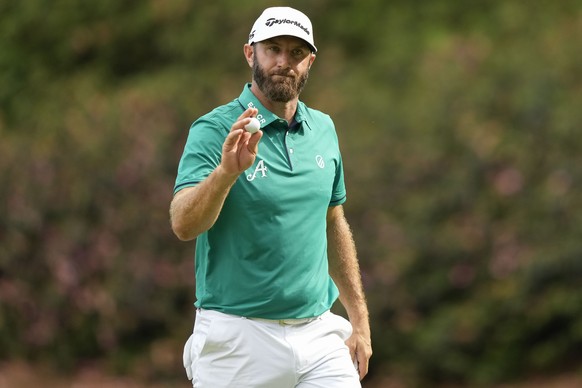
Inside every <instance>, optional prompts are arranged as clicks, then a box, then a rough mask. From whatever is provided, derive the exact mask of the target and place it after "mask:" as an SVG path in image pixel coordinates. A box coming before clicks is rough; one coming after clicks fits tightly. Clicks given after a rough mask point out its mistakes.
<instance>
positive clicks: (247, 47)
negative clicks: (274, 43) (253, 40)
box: [243, 43, 255, 67]
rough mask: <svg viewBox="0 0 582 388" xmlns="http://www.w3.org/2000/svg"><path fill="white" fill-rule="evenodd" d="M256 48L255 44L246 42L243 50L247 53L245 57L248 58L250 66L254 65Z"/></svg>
mask: <svg viewBox="0 0 582 388" xmlns="http://www.w3.org/2000/svg"><path fill="white" fill-rule="evenodd" d="M254 50H255V48H254V47H253V46H251V45H250V44H248V43H246V44H245V45H244V47H243V52H244V54H245V59H246V60H247V63H248V64H249V67H253V61H254V55H253V54H254V52H255V51H254Z"/></svg>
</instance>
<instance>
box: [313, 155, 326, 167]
mask: <svg viewBox="0 0 582 388" xmlns="http://www.w3.org/2000/svg"><path fill="white" fill-rule="evenodd" d="M315 163H317V166H318V167H319V168H324V167H325V161H324V160H323V156H321V155H317V156H316V157H315Z"/></svg>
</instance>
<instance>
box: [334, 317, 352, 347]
mask: <svg viewBox="0 0 582 388" xmlns="http://www.w3.org/2000/svg"><path fill="white" fill-rule="evenodd" d="M329 317H330V318H331V319H332V322H333V323H334V326H335V327H336V331H337V332H338V334H339V336H340V337H341V339H342V340H343V341H346V340H347V339H348V338H350V336H351V335H352V332H353V331H354V329H353V328H352V324H351V323H350V321H348V320H347V319H345V318H344V317H342V316H340V315H336V314H334V313H331V312H330V316H329Z"/></svg>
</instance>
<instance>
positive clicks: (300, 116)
mask: <svg viewBox="0 0 582 388" xmlns="http://www.w3.org/2000/svg"><path fill="white" fill-rule="evenodd" d="M238 101H239V103H240V104H241V105H242V107H243V109H247V108H257V109H258V110H259V113H258V114H257V118H258V119H259V121H260V122H261V128H263V127H265V126H267V125H269V124H271V123H272V122H274V121H277V120H279V119H280V118H279V116H277V115H276V114H274V113H273V112H271V111H270V110H268V109H267V108H265V107H264V106H263V104H261V102H260V101H259V99H258V98H257V97H256V96H255V95H254V94H253V92H252V91H251V84H250V83H247V84H246V85H245V86H244V88H243V91H242V93H241V94H240V96H239V98H238ZM263 120H264V121H263ZM303 122H305V123H306V124H307V125H305V126H304V127H305V128H309V129H311V128H310V126H309V123H308V122H307V108H306V107H305V104H304V103H302V102H301V101H298V102H297V111H296V112H295V117H294V119H293V121H292V123H291V124H293V127H295V124H301V123H303Z"/></svg>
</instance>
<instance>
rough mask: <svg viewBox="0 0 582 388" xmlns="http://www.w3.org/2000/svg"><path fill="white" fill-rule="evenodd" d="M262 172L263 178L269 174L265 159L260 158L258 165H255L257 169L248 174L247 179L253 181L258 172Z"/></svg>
mask: <svg viewBox="0 0 582 388" xmlns="http://www.w3.org/2000/svg"><path fill="white" fill-rule="evenodd" d="M258 173H260V174H261V175H260V177H261V178H265V177H266V176H267V166H266V165H265V161H264V160H262V159H261V160H259V163H257V167H255V171H254V172H253V173H252V174H249V175H247V181H249V182H252V181H254V180H255V178H256V177H257V174H258Z"/></svg>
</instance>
